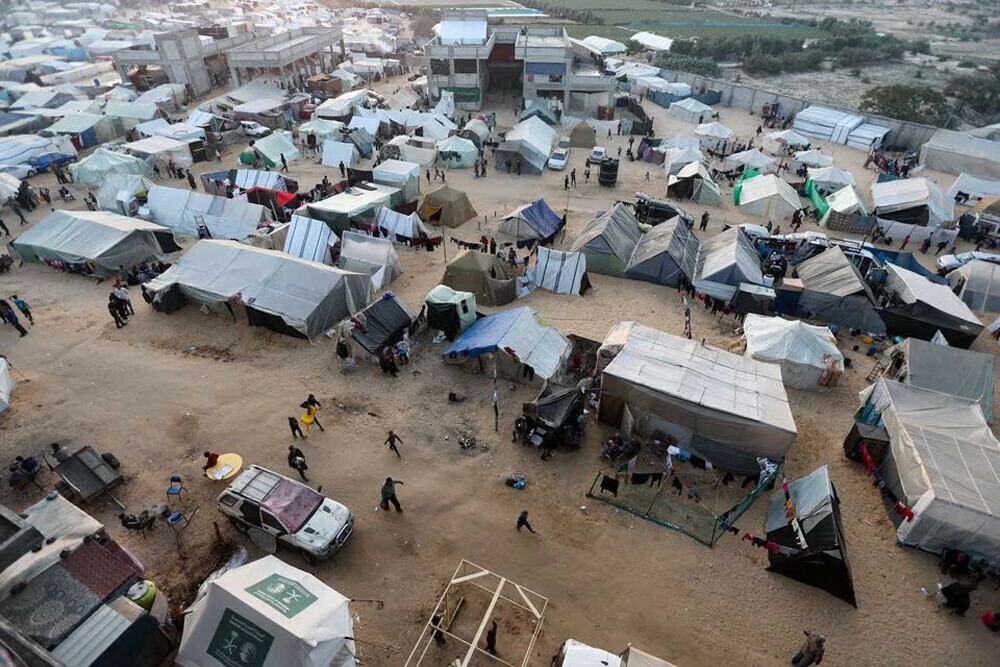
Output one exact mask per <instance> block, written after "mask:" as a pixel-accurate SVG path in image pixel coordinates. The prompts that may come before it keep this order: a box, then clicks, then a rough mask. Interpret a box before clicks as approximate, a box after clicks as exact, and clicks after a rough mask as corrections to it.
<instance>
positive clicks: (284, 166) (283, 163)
mask: <svg viewBox="0 0 1000 667" xmlns="http://www.w3.org/2000/svg"><path fill="white" fill-rule="evenodd" d="M281 171H283V172H285V173H286V174H287V173H288V160H286V159H285V154H284V153H282V154H281ZM188 173H189V174H190V173H191V172H188Z"/></svg>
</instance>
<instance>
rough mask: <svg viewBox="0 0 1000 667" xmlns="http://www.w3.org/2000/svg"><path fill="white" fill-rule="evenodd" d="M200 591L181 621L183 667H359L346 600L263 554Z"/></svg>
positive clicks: (179, 650)
mask: <svg viewBox="0 0 1000 667" xmlns="http://www.w3.org/2000/svg"><path fill="white" fill-rule="evenodd" d="M316 495H317V496H318V494H316ZM309 500H312V498H310V499H309ZM320 500H322V498H320ZM268 502H270V501H268ZM285 514H290V515H295V512H285ZM206 585H207V592H206V593H205V595H204V596H203V597H201V598H199V599H198V600H197V601H196V602H195V603H194V604H193V605H191V607H190V609H188V610H187V611H186V614H185V617H184V619H185V620H184V632H183V634H182V635H181V642H180V647H179V649H178V651H177V662H178V664H180V665H182V667H206V666H207V665H226V666H227V667H228V666H235V665H241V666H242V665H247V666H249V665H253V666H254V667H289V666H290V665H296V667H355V666H356V665H357V661H356V660H355V657H354V655H355V647H354V624H353V621H352V620H351V611H350V608H349V603H350V599H348V598H346V597H344V596H343V595H341V594H340V593H338V592H337V591H335V590H333V589H332V588H330V587H329V586H327V585H326V584H324V583H323V582H322V581H320V580H319V579H317V578H316V577H314V576H313V575H311V574H309V573H307V572H303V571H302V570H299V569H297V568H294V567H292V566H291V565H288V564H287V563H285V562H284V561H282V560H280V559H279V558H276V557H274V556H264V557H263V558H261V559H260V560H257V561H254V562H252V563H248V564H246V565H243V566H241V567H238V568H235V569H232V570H229V571H228V572H225V573H224V574H222V575H221V576H219V577H217V578H216V579H213V580H211V581H210V582H208V583H207V584H206ZM244 658H246V659H244Z"/></svg>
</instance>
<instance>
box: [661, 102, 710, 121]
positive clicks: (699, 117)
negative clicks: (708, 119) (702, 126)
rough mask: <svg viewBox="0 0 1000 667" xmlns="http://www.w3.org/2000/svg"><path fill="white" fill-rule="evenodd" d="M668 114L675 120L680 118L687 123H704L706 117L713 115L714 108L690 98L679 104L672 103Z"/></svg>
mask: <svg viewBox="0 0 1000 667" xmlns="http://www.w3.org/2000/svg"><path fill="white" fill-rule="evenodd" d="M667 112H668V113H669V114H670V115H671V116H673V117H674V118H680V119H681V120H683V121H684V122H687V123H695V124H698V123H703V122H704V121H705V116H707V115H711V113H712V107H710V106H708V105H707V104H704V103H702V102H699V101H698V100H696V99H694V98H693V97H688V98H687V99H683V100H681V101H679V102H671V104H670V107H669V108H668V110H667Z"/></svg>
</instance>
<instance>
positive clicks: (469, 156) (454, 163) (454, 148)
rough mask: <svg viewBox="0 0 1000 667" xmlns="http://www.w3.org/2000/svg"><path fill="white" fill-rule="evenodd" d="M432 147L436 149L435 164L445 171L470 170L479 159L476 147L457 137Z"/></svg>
mask: <svg viewBox="0 0 1000 667" xmlns="http://www.w3.org/2000/svg"><path fill="white" fill-rule="evenodd" d="M434 147H435V148H437V164H438V166H439V167H444V168H445V169H471V168H472V164H473V163H474V162H475V161H476V160H478V159H479V149H478V148H476V145H475V144H474V143H472V142H471V141H469V140H468V139H463V138H462V137H459V136H457V135H456V136H454V137H448V138H447V139H445V140H444V141H439V142H437V143H436V144H435V145H434Z"/></svg>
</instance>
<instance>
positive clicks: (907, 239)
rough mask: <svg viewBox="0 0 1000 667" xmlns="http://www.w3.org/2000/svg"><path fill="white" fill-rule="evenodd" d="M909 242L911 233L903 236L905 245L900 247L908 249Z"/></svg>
mask: <svg viewBox="0 0 1000 667" xmlns="http://www.w3.org/2000/svg"><path fill="white" fill-rule="evenodd" d="M909 242H910V235H909V234H907V235H906V236H905V237H904V238H903V245H901V246H899V249H900V250H906V244H907V243H909ZM976 249H977V250H978V248H976Z"/></svg>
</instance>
